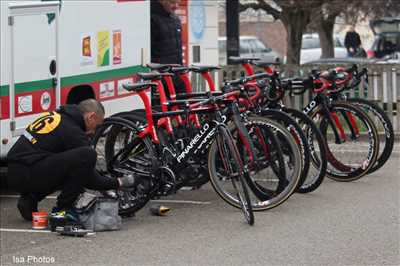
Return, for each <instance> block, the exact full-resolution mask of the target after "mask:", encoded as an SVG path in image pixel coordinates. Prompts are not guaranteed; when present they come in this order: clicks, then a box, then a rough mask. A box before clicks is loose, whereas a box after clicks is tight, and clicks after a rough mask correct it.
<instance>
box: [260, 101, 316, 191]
mask: <svg viewBox="0 0 400 266" xmlns="http://www.w3.org/2000/svg"><path fill="white" fill-rule="evenodd" d="M261 114H262V115H263V116H266V117H269V118H271V119H273V120H275V121H277V122H279V123H282V124H283V125H284V126H285V127H286V128H287V129H288V130H289V132H291V133H292V135H293V137H294V138H295V140H296V142H297V143H298V145H299V147H300V151H301V154H302V159H303V169H302V171H301V176H300V181H299V184H298V186H297V188H296V192H299V193H308V192H311V191H313V190H308V189H307V190H305V189H303V188H302V187H303V184H304V182H305V181H306V178H307V175H308V172H309V170H310V163H311V159H310V157H311V152H310V147H309V144H308V141H307V138H306V135H305V134H304V132H303V130H302V129H301V127H300V126H299V124H298V123H297V122H296V121H295V120H294V119H293V118H292V117H291V116H290V115H289V114H287V113H285V112H283V111H281V110H274V109H265V110H263V111H262V112H261Z"/></svg>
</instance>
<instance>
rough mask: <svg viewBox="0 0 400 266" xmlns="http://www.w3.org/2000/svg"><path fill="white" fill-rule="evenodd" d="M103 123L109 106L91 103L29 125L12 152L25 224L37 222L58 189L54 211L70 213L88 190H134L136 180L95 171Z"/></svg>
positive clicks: (12, 178) (13, 181)
mask: <svg viewBox="0 0 400 266" xmlns="http://www.w3.org/2000/svg"><path fill="white" fill-rule="evenodd" d="M103 120H104V107H103V105H102V104H101V103H100V102H98V101H96V100H94V99H88V100H84V101H82V102H81V103H79V104H78V105H65V106H61V107H60V108H59V109H58V110H57V111H53V112H49V113H45V114H44V115H42V116H41V117H39V118H38V119H36V120H35V121H34V122H33V123H31V124H30V125H28V127H27V128H26V130H25V132H24V134H23V135H22V136H21V137H20V138H19V139H18V140H17V142H16V143H15V144H14V146H13V147H12V148H11V150H10V151H9V153H8V160H9V167H8V183H9V184H10V186H11V187H13V188H14V189H16V190H17V191H19V192H20V193H21V196H20V198H19V200H18V204H17V207H18V209H19V211H20V213H21V216H22V217H23V218H24V219H26V220H32V212H35V211H37V207H38V202H40V201H41V200H42V199H44V198H45V197H46V196H47V195H49V194H52V193H54V192H55V191H57V190H61V193H60V194H59V196H58V197H57V205H56V206H55V208H53V212H59V211H65V212H68V211H70V210H73V204H74V202H75V200H76V199H77V197H78V196H79V194H80V193H82V192H83V190H84V188H89V189H94V190H110V189H118V188H129V187H131V186H133V185H134V184H133V183H134V178H133V177H132V176H124V177H121V178H118V179H116V178H111V177H107V176H102V175H100V174H99V173H98V172H97V171H96V170H95V165H96V160H97V154H96V151H95V150H94V149H93V148H92V147H91V146H90V141H89V136H90V135H93V134H94V132H95V130H96V127H97V126H99V125H101V124H102V123H103Z"/></svg>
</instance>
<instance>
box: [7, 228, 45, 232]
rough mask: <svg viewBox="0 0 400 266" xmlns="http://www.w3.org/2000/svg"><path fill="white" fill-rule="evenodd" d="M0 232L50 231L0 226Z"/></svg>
mask: <svg viewBox="0 0 400 266" xmlns="http://www.w3.org/2000/svg"><path fill="white" fill-rule="evenodd" d="M0 232H17V233H52V232H51V231H50V230H33V229H13V228H0Z"/></svg>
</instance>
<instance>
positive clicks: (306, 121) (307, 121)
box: [282, 107, 327, 193]
mask: <svg viewBox="0 0 400 266" xmlns="http://www.w3.org/2000/svg"><path fill="white" fill-rule="evenodd" d="M282 111H284V112H286V113H288V114H289V115H291V116H292V117H293V118H294V119H296V120H297V122H298V123H299V124H300V125H302V124H303V125H304V131H305V132H306V134H305V135H306V137H307V143H308V147H309V149H310V156H311V165H312V166H313V169H315V172H316V173H310V172H314V171H309V174H308V176H307V177H306V178H305V180H304V182H303V183H302V185H301V186H300V187H299V189H298V190H297V191H296V192H299V193H310V192H312V191H315V190H316V189H317V188H318V187H319V186H320V185H321V184H322V182H323V181H324V179H325V175H326V169H327V160H326V153H327V151H326V149H327V147H326V142H325V139H324V137H323V136H322V134H321V132H320V131H319V129H318V128H317V126H316V125H315V123H314V122H313V121H312V119H311V118H310V117H308V116H307V115H306V114H304V113H303V112H301V111H299V110H297V109H293V108H287V107H283V108H282ZM316 146H317V147H316Z"/></svg>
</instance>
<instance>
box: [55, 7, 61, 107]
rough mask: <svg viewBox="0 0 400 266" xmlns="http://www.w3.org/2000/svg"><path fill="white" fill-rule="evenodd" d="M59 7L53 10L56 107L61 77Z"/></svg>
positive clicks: (58, 100) (59, 103)
mask: <svg viewBox="0 0 400 266" xmlns="http://www.w3.org/2000/svg"><path fill="white" fill-rule="evenodd" d="M59 18H60V9H59V8H57V10H56V12H55V26H56V60H57V61H56V62H57V64H56V73H57V74H56V75H57V76H56V78H57V86H56V108H57V107H59V106H60V105H61V78H60V76H61V75H60V67H61V64H60V21H59Z"/></svg>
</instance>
